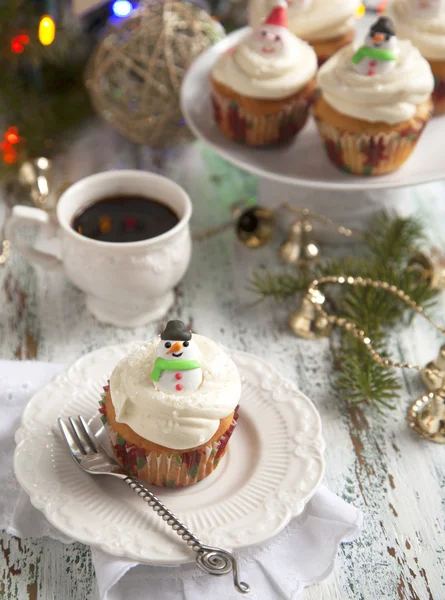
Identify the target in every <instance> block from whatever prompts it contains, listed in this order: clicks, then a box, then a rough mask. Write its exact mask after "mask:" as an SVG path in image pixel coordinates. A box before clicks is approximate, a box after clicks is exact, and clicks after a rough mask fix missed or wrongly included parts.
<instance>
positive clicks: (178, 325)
mask: <svg viewBox="0 0 445 600" xmlns="http://www.w3.org/2000/svg"><path fill="white" fill-rule="evenodd" d="M191 339H192V334H191V333H190V330H189V329H187V327H186V326H185V325H184V323H183V322H182V321H169V322H168V323H167V327H166V328H165V329H164V331H163V332H162V333H161V340H173V341H175V342H188V341H189V340H191Z"/></svg>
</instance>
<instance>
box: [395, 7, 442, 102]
mask: <svg viewBox="0 0 445 600" xmlns="http://www.w3.org/2000/svg"><path fill="white" fill-rule="evenodd" d="M387 12H388V15H389V16H390V17H391V19H392V20H393V22H394V27H395V30H396V32H397V35H398V37H399V38H401V39H406V40H410V41H411V42H412V43H413V44H414V46H416V47H417V48H418V49H419V50H420V52H421V54H422V56H424V57H425V58H426V59H427V60H428V62H429V63H430V66H431V70H432V71H433V75H434V81H435V86H434V92H433V102H434V113H435V114H445V1H444V0H394V2H393V3H392V4H391V5H390V6H389V8H388V11H387Z"/></svg>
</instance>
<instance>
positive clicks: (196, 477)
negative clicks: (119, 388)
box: [99, 386, 239, 488]
mask: <svg viewBox="0 0 445 600" xmlns="http://www.w3.org/2000/svg"><path fill="white" fill-rule="evenodd" d="M108 389H109V387H108V386H105V388H104V390H105V392H107V391H108ZM105 398H106V393H105V394H103V395H102V396H101V400H100V402H99V412H100V414H101V420H102V423H103V424H104V427H105V429H106V431H107V432H108V434H109V436H110V440H111V444H112V447H113V452H114V455H115V457H116V460H117V461H118V462H119V463H120V464H121V465H122V467H123V468H124V469H125V471H126V472H127V473H128V474H129V475H132V476H133V477H136V478H137V479H142V480H143V481H146V482H148V483H150V484H152V485H157V486H160V487H170V488H175V487H186V486H188V485H192V484H193V483H197V482H198V481H201V479H204V477H207V475H210V473H212V472H213V471H214V470H215V469H216V467H217V466H218V464H219V461H220V460H221V458H222V457H223V456H224V454H225V452H226V450H227V443H228V441H229V439H230V437H231V436H232V433H233V431H234V429H235V426H236V423H237V421H238V417H239V415H238V409H239V407H238V406H237V407H236V408H235V411H234V415H233V419H232V423H231V424H230V427H229V428H228V429H227V431H226V432H225V433H224V434H223V435H222V436H221V437H220V438H219V439H218V440H216V441H214V442H213V443H211V444H209V445H208V446H205V447H202V448H199V449H197V450H193V451H191V452H183V451H181V450H178V451H174V450H172V451H171V452H170V453H167V452H161V453H158V452H155V451H153V452H151V453H150V454H148V455H147V454H146V451H145V450H144V449H143V448H140V447H138V446H136V445H135V444H132V443H128V442H127V441H126V440H125V439H124V438H123V437H122V436H121V435H119V434H118V433H117V432H115V431H114V430H113V428H112V427H111V426H110V424H109V423H108V420H107V414H106V405H105Z"/></svg>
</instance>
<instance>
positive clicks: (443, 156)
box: [181, 28, 445, 190]
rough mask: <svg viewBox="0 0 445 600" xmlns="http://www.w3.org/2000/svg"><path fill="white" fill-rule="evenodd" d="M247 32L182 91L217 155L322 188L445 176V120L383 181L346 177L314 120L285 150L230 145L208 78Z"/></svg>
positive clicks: (193, 123)
mask: <svg viewBox="0 0 445 600" xmlns="http://www.w3.org/2000/svg"><path fill="white" fill-rule="evenodd" d="M247 31H248V28H244V29H240V30H238V31H235V32H233V33H231V34H230V35H228V36H227V37H226V38H224V39H223V40H221V41H220V42H218V43H217V44H215V45H214V46H212V47H211V48H209V49H208V50H206V51H205V52H204V53H203V54H201V55H200V56H199V57H198V58H197V59H196V61H195V62H194V63H193V64H192V66H191V67H190V69H189V71H188V72H187V74H186V76H185V78H184V81H183V84H182V88H181V107H182V112H183V114H184V117H185V119H186V121H187V124H188V126H189V127H190V129H191V130H192V131H193V133H194V134H195V135H196V136H197V137H198V138H201V139H202V140H203V141H204V142H205V143H206V144H207V145H209V146H210V147H211V148H213V150H214V151H215V152H216V153H217V154H219V155H220V156H222V157H223V158H225V159H226V160H228V161H229V162H231V163H233V164H235V165H237V166H238V167H241V168H242V169H244V170H245V171H249V172H250V173H255V174H256V175H260V176H261V177H266V178H268V179H274V180H276V181H280V182H282V183H288V184H291V185H299V186H304V187H312V188H321V189H344V190H364V189H389V188H395V187H404V186H408V185H416V184H420V183H427V182H429V181H435V180H438V179H443V178H444V177H445V153H444V152H443V139H444V136H445V116H441V117H434V118H433V119H432V121H431V122H430V123H429V124H428V126H427V127H426V129H425V131H424V133H423V135H422V137H421V139H420V141H419V143H418V145H417V147H416V150H415V152H414V153H413V155H412V156H411V158H410V159H409V160H408V162H407V163H406V164H405V165H404V166H403V167H402V168H401V169H399V170H398V171H396V172H395V173H392V174H390V175H385V176H381V177H357V176H354V175H348V174H347V173H344V172H342V171H339V170H338V169H336V168H335V167H334V166H333V165H331V163H330V162H329V160H328V158H327V157H326V153H325V150H324V148H323V144H322V142H321V140H320V137H319V135H318V132H317V127H316V125H315V123H314V120H313V119H310V120H309V122H308V123H307V125H306V126H305V128H304V130H303V131H301V132H300V134H299V135H298V137H297V139H296V140H295V142H294V143H293V144H292V145H291V146H289V147H287V148H283V149H267V150H259V149H254V148H248V147H246V146H242V145H240V144H236V143H235V142H232V141H230V140H229V139H228V138H226V137H225V136H224V135H223V134H222V133H221V132H220V130H219V128H218V126H217V125H216V123H215V122H214V119H213V114H212V108H211V103H210V85H209V76H210V72H211V70H212V67H213V64H214V63H215V60H216V59H217V58H218V56H219V55H220V54H222V53H223V52H225V51H226V50H227V49H228V48H230V47H231V46H233V45H234V44H236V43H237V42H238V41H239V40H240V39H241V38H242V37H243V36H244V35H245V34H246V32H247Z"/></svg>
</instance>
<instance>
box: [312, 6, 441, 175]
mask: <svg viewBox="0 0 445 600" xmlns="http://www.w3.org/2000/svg"><path fill="white" fill-rule="evenodd" d="M318 86H319V90H320V93H319V94H318V96H317V99H316V101H315V103H314V107H313V114H314V117H315V119H316V122H317V125H318V129H319V131H320V135H321V137H322V139H323V141H324V143H325V147H326V150H327V153H328V156H329V158H330V159H331V161H332V162H333V163H334V165H335V166H337V167H339V168H341V169H343V170H344V171H347V172H349V173H355V174H356V175H383V174H384V173H391V172H392V171H395V170H396V169H398V168H399V167H400V166H401V165H402V164H403V163H404V162H405V161H406V160H407V158H408V157H409V156H410V154H411V152H412V151H413V150H414V147H415V145H416V143H417V140H418V139H419V137H420V135H421V133H422V131H423V128H424V127H425V125H426V123H427V122H428V120H429V119H430V116H431V112H432V101H431V92H432V91H433V88H434V78H433V75H432V73H431V69H430V66H429V64H428V62H427V61H426V60H425V59H424V58H422V56H421V54H420V52H419V51H418V50H417V48H414V46H413V45H412V44H411V42H409V41H402V42H398V40H397V38H396V36H395V34H394V29H393V26H392V23H391V20H390V19H388V18H387V17H382V18H380V19H379V20H378V21H377V22H376V23H375V24H374V25H373V26H372V27H371V29H370V31H369V34H368V36H367V37H366V39H365V43H364V45H363V46H362V47H361V48H359V49H358V50H355V49H354V48H353V47H352V46H347V47H346V48H344V49H343V50H340V51H339V52H338V53H337V54H335V55H334V56H333V57H332V58H330V59H329V60H328V62H326V63H325V64H324V65H323V66H322V67H321V69H320V71H319V74H318Z"/></svg>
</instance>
